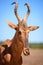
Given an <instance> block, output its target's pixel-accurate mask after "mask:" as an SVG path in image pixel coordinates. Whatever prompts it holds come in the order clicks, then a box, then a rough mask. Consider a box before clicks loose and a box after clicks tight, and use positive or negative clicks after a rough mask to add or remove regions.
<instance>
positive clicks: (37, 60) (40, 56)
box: [22, 49, 43, 65]
mask: <svg viewBox="0 0 43 65" xmlns="http://www.w3.org/2000/svg"><path fill="white" fill-rule="evenodd" d="M22 57H23V65H43V49H30V55H29V56H24V55H23V54H22Z"/></svg>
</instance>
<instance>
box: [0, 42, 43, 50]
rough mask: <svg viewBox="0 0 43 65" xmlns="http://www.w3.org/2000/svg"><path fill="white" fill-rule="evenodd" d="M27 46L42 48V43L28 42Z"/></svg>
mask: <svg viewBox="0 0 43 65" xmlns="http://www.w3.org/2000/svg"><path fill="white" fill-rule="evenodd" d="M1 44H2V42H0V45H1ZM29 47H30V48H33V49H43V43H29Z"/></svg>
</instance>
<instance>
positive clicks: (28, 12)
mask: <svg viewBox="0 0 43 65" xmlns="http://www.w3.org/2000/svg"><path fill="white" fill-rule="evenodd" d="M24 5H26V6H27V8H28V11H27V14H26V15H25V17H24V19H23V20H24V22H26V20H27V18H28V16H29V14H30V7H29V5H28V3H25V4H24Z"/></svg>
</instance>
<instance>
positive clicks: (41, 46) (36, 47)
mask: <svg viewBox="0 0 43 65" xmlns="http://www.w3.org/2000/svg"><path fill="white" fill-rule="evenodd" d="M29 46H30V48H33V49H43V43H34V44H33V43H29Z"/></svg>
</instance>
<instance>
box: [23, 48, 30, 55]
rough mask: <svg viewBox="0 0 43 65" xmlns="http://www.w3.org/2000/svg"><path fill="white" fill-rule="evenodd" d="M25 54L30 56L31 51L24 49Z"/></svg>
mask: <svg viewBox="0 0 43 65" xmlns="http://www.w3.org/2000/svg"><path fill="white" fill-rule="evenodd" d="M23 53H24V55H25V56H28V55H30V51H29V49H27V48H24V50H23Z"/></svg>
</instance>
